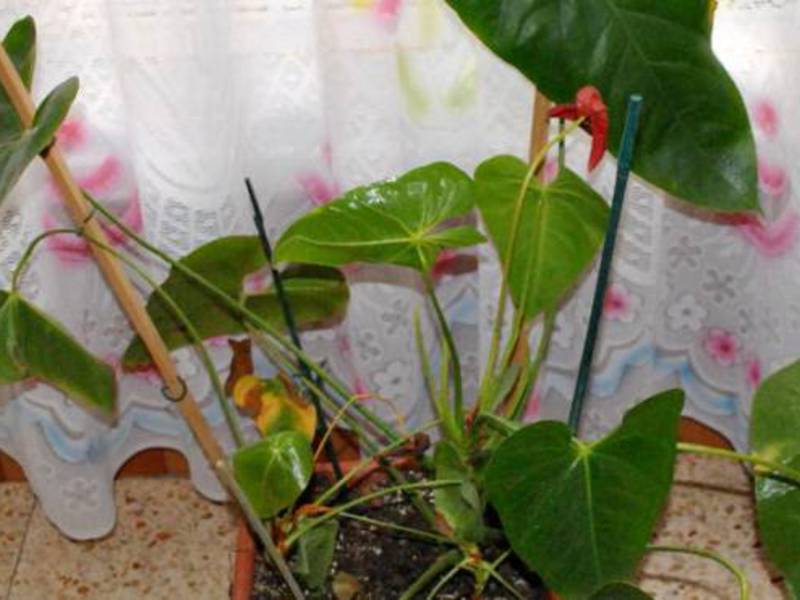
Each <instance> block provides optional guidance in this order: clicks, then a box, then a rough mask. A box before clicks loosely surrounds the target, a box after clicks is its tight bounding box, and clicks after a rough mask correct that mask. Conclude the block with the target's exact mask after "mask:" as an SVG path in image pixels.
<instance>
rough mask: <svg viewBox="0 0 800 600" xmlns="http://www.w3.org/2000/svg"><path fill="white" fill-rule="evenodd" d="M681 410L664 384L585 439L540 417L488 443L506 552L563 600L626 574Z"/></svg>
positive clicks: (666, 467)
mask: <svg viewBox="0 0 800 600" xmlns="http://www.w3.org/2000/svg"><path fill="white" fill-rule="evenodd" d="M682 407H683V392H681V391H679V390H672V391H668V392H664V393H662V394H659V395H657V396H654V397H653V398H651V399H649V400H647V401H645V402H643V403H642V404H640V405H638V406H636V407H635V408H633V409H632V410H630V411H629V412H628V414H627V415H626V416H625V419H624V420H623V422H622V425H621V426H620V427H619V428H618V429H616V430H615V431H613V432H612V433H611V434H609V435H608V436H607V437H605V438H603V439H602V440H599V441H597V442H595V443H591V444H589V443H586V442H582V441H580V440H577V439H575V438H573V437H572V435H571V433H570V430H569V428H568V427H567V426H566V425H565V424H563V423H558V422H553V421H550V422H541V423H536V424H534V425H531V426H528V427H525V428H524V429H521V430H520V431H518V432H517V433H515V434H514V435H512V436H511V437H510V438H508V439H507V440H506V441H505V442H503V443H502V444H501V445H500V446H499V447H498V449H497V451H496V453H495V456H494V458H493V459H492V462H491V463H490V465H489V468H488V470H487V488H488V492H489V500H490V501H491V503H492V504H493V505H494V507H495V508H496V509H497V511H498V514H499V515H500V520H501V522H502V525H503V530H504V531H505V534H506V536H507V537H508V539H509V542H510V543H511V547H512V548H513V549H514V552H516V553H517V555H518V556H519V557H520V558H522V560H523V561H525V563H526V564H527V565H528V566H529V567H530V568H531V569H534V570H535V571H536V572H537V573H539V574H540V575H541V576H542V578H543V580H544V581H545V583H546V584H547V585H548V587H551V588H552V589H553V590H554V591H556V592H557V593H558V594H559V595H561V596H562V598H564V600H573V599H584V598H586V597H588V596H590V595H591V594H592V593H593V592H594V591H595V590H597V589H598V588H600V587H601V586H603V585H606V584H608V583H610V582H613V581H619V580H624V579H626V578H628V577H629V576H630V575H632V574H633V572H634V570H635V568H636V565H637V563H638V562H639V560H640V559H641V557H642V555H643V554H644V552H645V548H646V545H647V543H648V541H649V539H650V535H651V533H652V530H653V527H654V525H655V523H656V521H657V519H658V516H659V513H660V512H661V510H662V507H663V506H664V503H665V501H666V499H667V496H668V493H669V488H670V485H671V483H672V473H673V467H674V462H675V453H676V448H675V445H676V441H677V433H678V422H679V418H680V413H681V408H682Z"/></svg>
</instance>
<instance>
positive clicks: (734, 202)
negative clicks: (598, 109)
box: [447, 0, 758, 211]
mask: <svg viewBox="0 0 800 600" xmlns="http://www.w3.org/2000/svg"><path fill="white" fill-rule="evenodd" d="M447 2H448V4H450V6H451V7H452V8H453V9H455V11H456V12H457V13H458V14H459V16H460V17H461V19H462V20H463V21H464V23H465V24H466V25H467V26H468V27H469V28H470V29H472V31H473V32H474V33H475V34H477V36H478V37H479V38H480V39H481V40H482V41H483V42H484V43H485V44H486V45H487V46H488V47H489V48H490V49H491V50H492V51H494V52H495V53H496V54H497V55H498V56H500V57H501V58H502V59H503V60H505V61H507V62H509V63H510V64H512V65H513V66H514V67H516V68H517V69H519V70H520V71H521V72H522V73H523V74H524V75H525V76H526V77H528V79H530V80H531V81H532V82H534V83H535V84H536V85H537V86H538V88H539V89H540V90H541V91H542V92H543V93H544V94H545V95H546V96H547V97H548V98H550V99H551V100H553V101H555V102H561V103H571V102H573V99H574V98H575V94H576V92H577V91H578V90H579V89H580V88H581V87H583V86H585V85H594V86H596V87H597V88H598V89H599V90H600V92H601V93H602V95H603V98H604V100H605V102H606V104H607V105H608V110H609V117H610V121H611V129H610V132H609V144H610V148H611V150H612V151H613V152H617V151H618V150H619V141H620V140H621V137H622V129H623V127H624V124H625V110H626V105H627V101H628V97H629V96H630V95H631V94H633V93H640V94H642V95H643V96H644V100H645V108H644V110H645V112H644V115H643V118H642V124H641V128H640V132H639V139H638V142H637V152H636V157H635V160H634V165H633V168H634V171H635V172H636V173H637V174H638V175H640V176H641V177H643V178H644V179H646V180H647V181H649V182H651V183H653V184H655V185H657V186H659V187H661V188H663V189H664V190H666V191H668V192H669V193H671V194H673V195H675V196H677V197H679V198H683V199H684V200H686V201H688V202H691V203H693V204H696V205H698V206H703V207H707V208H711V209H715V210H720V211H741V210H753V209H757V208H758V191H757V177H756V155H755V145H754V142H753V135H752V131H751V129H750V124H749V120H748V117H747V111H746V109H745V105H744V102H743V101H742V98H741V96H740V94H739V91H738V90H737V89H736V86H735V85H734V83H733V81H732V80H731V78H730V76H729V75H728V73H727V72H726V71H725V69H724V68H723V66H722V65H721V64H720V63H719V61H718V60H717V58H716V57H715V56H714V54H713V52H712V49H711V44H710V40H709V35H708V33H709V13H708V0H669V1H664V0H447Z"/></svg>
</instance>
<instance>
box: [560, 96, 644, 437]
mask: <svg viewBox="0 0 800 600" xmlns="http://www.w3.org/2000/svg"><path fill="white" fill-rule="evenodd" d="M641 111H642V97H641V96H639V95H633V96H631V97H630V98H629V99H628V112H627V116H626V118H625V130H624V132H623V134H622V144H621V145H620V151H619V158H618V160H617V182H616V185H615V188H614V199H613V201H612V203H611V215H610V217H609V222H608V232H607V234H606V241H605V244H604V246H603V256H602V258H601V259H600V269H599V271H598V274H597V285H596V286H595V289H594V299H593V301H592V312H591V314H590V316H589V328H588V331H587V332H586V341H585V342H584V346H583V354H582V356H581V363H580V368H579V370H578V380H577V382H576V383H575V393H574V395H573V397H572V404H571V406H570V412H569V426H570V428H571V429H572V431H573V433H575V434H576V435H577V433H578V430H579V429H580V424H581V417H582V416H583V406H584V403H585V401H586V392H587V391H588V389H589V379H590V377H591V372H592V362H593V360H594V349H595V346H596V344H597V337H598V334H599V332H600V319H601V317H602V316H603V304H604V303H605V298H606V292H607V291H608V283H609V279H610V277H611V265H612V263H613V261H614V248H615V247H616V243H617V233H618V232H619V224H620V221H621V219H622V209H623V206H624V203H625V194H626V192H627V189H628V179H629V177H630V172H631V166H632V162H633V153H634V149H635V147H636V133H637V131H638V129H639V116H640V115H641Z"/></svg>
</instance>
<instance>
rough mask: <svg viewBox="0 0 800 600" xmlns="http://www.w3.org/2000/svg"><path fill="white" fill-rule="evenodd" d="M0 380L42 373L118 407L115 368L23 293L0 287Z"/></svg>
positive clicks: (90, 401)
mask: <svg viewBox="0 0 800 600" xmlns="http://www.w3.org/2000/svg"><path fill="white" fill-rule="evenodd" d="M0 340H2V341H0V384H11V383H17V382H19V381H23V380H25V379H28V378H36V379H40V380H42V381H44V382H46V383H48V384H50V385H52V386H53V387H55V388H57V389H59V390H60V391H62V392H64V393H65V394H67V395H68V396H69V397H70V398H72V399H74V400H76V401H78V402H81V403H82V404H84V405H86V406H88V407H90V408H94V409H98V410H100V411H102V412H103V413H106V414H111V413H112V412H113V410H114V401H115V398H116V394H117V384H116V379H115V377H114V370H113V369H112V368H111V367H110V366H109V365H107V364H106V363H104V362H102V361H100V360H98V359H96V358H95V357H93V356H92V355H91V354H89V353H88V352H87V351H86V350H84V348H83V346H81V345H80V344H79V343H78V342H77V341H76V340H75V339H74V338H73V337H72V336H71V335H70V334H69V333H68V332H67V331H66V330H64V329H63V328H62V327H61V326H60V325H59V324H58V323H56V322H55V321H53V320H52V319H50V317H48V316H47V315H45V314H44V313H42V312H41V311H40V310H39V309H37V308H36V307H34V306H33V305H32V304H29V303H28V302H26V301H25V300H24V299H23V298H22V297H20V296H19V295H17V294H15V293H12V294H8V293H6V292H3V291H0Z"/></svg>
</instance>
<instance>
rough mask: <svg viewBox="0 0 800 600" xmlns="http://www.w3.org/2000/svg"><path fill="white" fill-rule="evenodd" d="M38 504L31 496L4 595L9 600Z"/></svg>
mask: <svg viewBox="0 0 800 600" xmlns="http://www.w3.org/2000/svg"><path fill="white" fill-rule="evenodd" d="M38 506H39V500H38V499H37V498H36V496H34V497H33V505H32V506H31V512H30V514H29V515H28V519H27V523H25V531H24V532H23V534H22V540H21V541H20V544H19V552H17V558H16V560H14V566H13V567H12V569H11V577H9V578H8V588H6V595H5V599H4V600H11V592H12V591H13V590H14V581H15V580H16V578H17V571H19V566H20V563H21V562H22V554H23V553H24V552H25V544H26V543H27V542H28V532H30V530H31V524H32V522H33V515H34V514H35V513H36V508H37V507H38Z"/></svg>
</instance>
